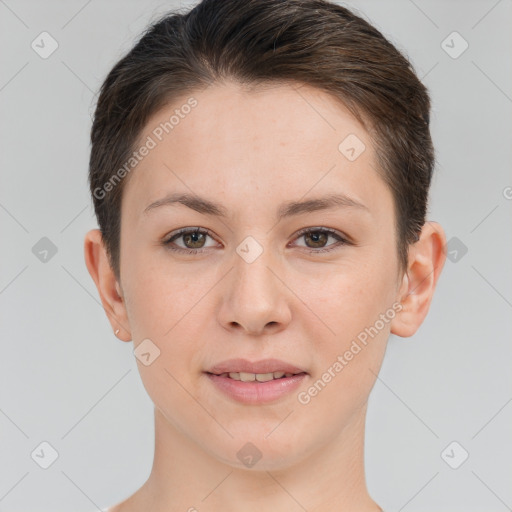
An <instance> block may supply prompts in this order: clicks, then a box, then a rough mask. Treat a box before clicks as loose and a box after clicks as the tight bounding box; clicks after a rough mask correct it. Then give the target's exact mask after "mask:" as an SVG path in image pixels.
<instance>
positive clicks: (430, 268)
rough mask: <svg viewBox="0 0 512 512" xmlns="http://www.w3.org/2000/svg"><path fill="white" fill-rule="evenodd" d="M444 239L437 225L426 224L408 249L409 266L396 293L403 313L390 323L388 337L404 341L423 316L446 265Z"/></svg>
mask: <svg viewBox="0 0 512 512" xmlns="http://www.w3.org/2000/svg"><path fill="white" fill-rule="evenodd" d="M445 246H446V236H445V233H444V230H443V228H442V227H441V225H440V224H438V223H437V222H431V221H427V222H426V223H425V225H424V226H423V229H422V231H421V235H420V237H419V240H418V241H417V242H416V243H414V244H413V245H411V246H410V247H409V262H408V268H407V272H406V273H405V274H404V277H403V281H402V284H401V286H400V290H399V294H400V295H399V297H398V300H399V301H400V302H401V304H402V306H403V309H402V310H401V311H400V313H399V314H398V315H397V316H396V317H395V318H394V319H393V321H392V322H391V333H393V334H396V335H397V336H401V337H404V338H407V337H409V336H412V335H413V334H415V333H416V331H417V330H418V328H419V327H420V325H421V324H422V323H423V321H424V319H425V317H426V316H427V313H428V310H429V308H430V304H431V302H432V298H433V295H434V291H435V287H436V284H437V281H438V279H439V276H440V274H441V270H442V269H443V266H444V263H445V261H446V250H445Z"/></svg>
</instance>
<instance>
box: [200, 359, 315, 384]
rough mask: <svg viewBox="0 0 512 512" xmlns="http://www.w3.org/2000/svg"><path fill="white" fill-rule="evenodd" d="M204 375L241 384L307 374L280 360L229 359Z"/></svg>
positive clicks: (302, 369) (303, 370) (301, 369)
mask: <svg viewBox="0 0 512 512" xmlns="http://www.w3.org/2000/svg"><path fill="white" fill-rule="evenodd" d="M205 373H207V374H209V375H212V376H217V377H224V378H226V379H232V380H238V381H242V382H269V381H271V380H279V379H288V378H290V377H294V376H295V375H303V374H307V372H306V370H305V369H304V368H300V367H298V366H295V365H293V364H290V363H287V362H285V361H281V360H280V359H262V360H260V361H248V360H247V359H229V360H227V361H223V362H221V363H218V364H216V365H215V366H213V367H212V368H210V369H209V370H208V371H206V372H205Z"/></svg>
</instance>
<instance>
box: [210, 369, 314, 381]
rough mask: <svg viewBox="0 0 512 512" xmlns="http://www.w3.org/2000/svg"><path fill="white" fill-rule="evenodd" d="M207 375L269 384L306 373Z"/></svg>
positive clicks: (230, 373) (229, 373)
mask: <svg viewBox="0 0 512 512" xmlns="http://www.w3.org/2000/svg"><path fill="white" fill-rule="evenodd" d="M206 373H207V374H209V375H216V376H217V377H224V378H227V379H232V380H239V381H242V382H269V381H271V380H280V379H288V378H290V377H293V376H295V375H306V372H297V373H292V372H283V371H277V372H269V373H249V372H224V373H212V372H206Z"/></svg>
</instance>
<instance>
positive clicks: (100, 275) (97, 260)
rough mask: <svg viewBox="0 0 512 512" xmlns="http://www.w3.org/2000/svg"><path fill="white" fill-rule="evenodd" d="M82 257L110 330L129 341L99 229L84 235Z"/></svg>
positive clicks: (114, 279) (119, 298) (129, 336)
mask: <svg viewBox="0 0 512 512" xmlns="http://www.w3.org/2000/svg"><path fill="white" fill-rule="evenodd" d="M84 256H85V264H86V266H87V270H88V271H89V274H90V275H91V277H92V279H93V281H94V283H95V284H96V288H97V289H98V293H99V295H100V299H101V303H102V305H103V309H104V310H105V313H106V315H107V318H108V320H109V322H110V325H111V326H112V330H113V331H114V332H115V334H116V336H117V337H118V338H119V339H122V340H123V341H131V333H130V329H129V322H128V315H127V312H126V307H125V303H124V300H123V298H122V291H121V287H120V286H119V283H118V282H117V279H116V277H115V274H114V272H113V270H112V268H111V266H110V262H109V260H108V255H107V252H106V249H105V246H104V244H103V239H102V236H101V231H100V230H99V229H92V230H90V231H89V232H87V234H86V235H85V240H84Z"/></svg>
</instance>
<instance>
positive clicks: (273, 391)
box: [206, 373, 307, 404]
mask: <svg viewBox="0 0 512 512" xmlns="http://www.w3.org/2000/svg"><path fill="white" fill-rule="evenodd" d="M206 375H207V377H208V378H209V379H210V380H211V382H213V384H214V385H215V386H216V387H217V389H219V390H220V391H222V392H223V393H225V394H226V395H228V396H229V397H230V398H232V399H234V400H236V401H237V402H242V403H244V404H264V403H269V402H274V401H276V400H278V399H279V398H282V397H283V396H285V395H287V394H289V393H291V392H292V391H295V390H296V389H297V388H298V387H299V386H300V385H301V383H302V381H303V380H304V378H305V377H307V374H306V373H300V374H297V375H294V376H293V377H284V378H282V379H274V380H269V381H267V382H242V381H241V380H235V379H230V378H229V377H220V376H219V375H213V374H211V373H207V374H206Z"/></svg>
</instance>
